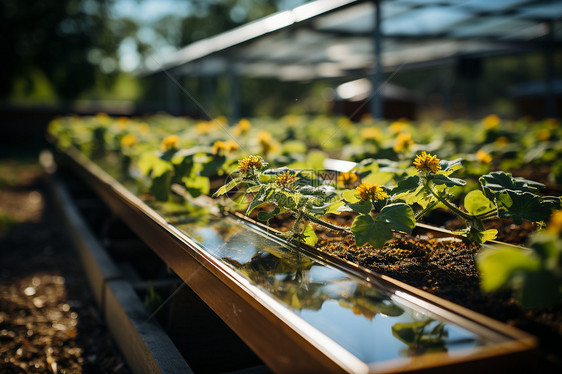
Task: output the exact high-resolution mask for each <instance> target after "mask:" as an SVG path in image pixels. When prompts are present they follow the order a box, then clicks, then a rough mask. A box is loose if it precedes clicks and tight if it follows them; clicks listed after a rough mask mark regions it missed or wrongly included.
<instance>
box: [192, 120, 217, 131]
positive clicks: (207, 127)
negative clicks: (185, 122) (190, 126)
mask: <svg viewBox="0 0 562 374" xmlns="http://www.w3.org/2000/svg"><path fill="white" fill-rule="evenodd" d="M214 127H215V126H214V125H213V123H212V122H208V121H198V122H197V123H196V124H195V129H196V130H197V132H198V133H199V134H208V133H210V132H211V131H213V128H214Z"/></svg>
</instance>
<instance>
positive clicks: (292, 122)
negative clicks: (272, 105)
mask: <svg viewBox="0 0 562 374" xmlns="http://www.w3.org/2000/svg"><path fill="white" fill-rule="evenodd" d="M285 122H287V125H289V126H296V125H297V123H298V122H299V117H297V116H296V115H294V114H287V115H286V116H285Z"/></svg>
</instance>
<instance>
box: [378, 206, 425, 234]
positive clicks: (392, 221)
mask: <svg viewBox="0 0 562 374" xmlns="http://www.w3.org/2000/svg"><path fill="white" fill-rule="evenodd" d="M375 222H385V223H388V224H389V226H390V228H391V229H392V230H394V231H400V232H405V233H407V234H410V233H411V232H412V229H413V228H414V226H415V225H416V219H415V218H414V211H413V210H412V207H410V206H409V205H407V204H404V203H395V204H389V205H386V206H385V207H384V208H382V210H381V212H380V213H379V214H378V215H377V218H375Z"/></svg>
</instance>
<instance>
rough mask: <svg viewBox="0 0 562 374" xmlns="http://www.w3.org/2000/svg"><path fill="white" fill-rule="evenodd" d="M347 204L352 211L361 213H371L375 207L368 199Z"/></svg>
mask: <svg viewBox="0 0 562 374" xmlns="http://www.w3.org/2000/svg"><path fill="white" fill-rule="evenodd" d="M345 205H346V206H347V207H349V209H351V210H352V211H354V212H357V213H361V214H369V213H370V212H371V210H372V209H373V204H372V203H371V202H370V201H367V200H359V201H358V202H356V203H346V204H345Z"/></svg>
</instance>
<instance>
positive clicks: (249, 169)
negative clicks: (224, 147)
mask: <svg viewBox="0 0 562 374" xmlns="http://www.w3.org/2000/svg"><path fill="white" fill-rule="evenodd" d="M262 167H263V159H262V158H261V157H260V156H248V157H246V158H244V159H242V160H239V161H238V170H239V171H240V172H241V173H242V174H253V173H254V172H255V171H256V170H259V169H261V168H262Z"/></svg>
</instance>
